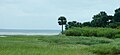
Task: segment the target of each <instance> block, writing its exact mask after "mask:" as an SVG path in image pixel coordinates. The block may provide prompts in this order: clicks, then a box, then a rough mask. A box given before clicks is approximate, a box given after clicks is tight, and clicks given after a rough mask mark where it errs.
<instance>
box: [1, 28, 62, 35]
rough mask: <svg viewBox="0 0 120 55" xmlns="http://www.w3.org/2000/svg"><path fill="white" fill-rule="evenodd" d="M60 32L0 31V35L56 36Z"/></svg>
mask: <svg viewBox="0 0 120 55" xmlns="http://www.w3.org/2000/svg"><path fill="white" fill-rule="evenodd" d="M60 32H61V31H60V30H18V29H0V35H58V34H59V33H60Z"/></svg>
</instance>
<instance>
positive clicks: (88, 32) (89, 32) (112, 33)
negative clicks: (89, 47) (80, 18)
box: [64, 27, 120, 38]
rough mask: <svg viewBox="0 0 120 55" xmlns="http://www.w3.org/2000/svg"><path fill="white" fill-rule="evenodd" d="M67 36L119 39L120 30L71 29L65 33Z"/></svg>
mask: <svg viewBox="0 0 120 55" xmlns="http://www.w3.org/2000/svg"><path fill="white" fill-rule="evenodd" d="M64 34H65V35H66V36H88V37H89V36H90V37H91V36H95V37H107V38H116V37H117V38H119V36H120V30H119V29H112V28H91V27H83V28H70V29H68V30H66V31H65V32H64Z"/></svg>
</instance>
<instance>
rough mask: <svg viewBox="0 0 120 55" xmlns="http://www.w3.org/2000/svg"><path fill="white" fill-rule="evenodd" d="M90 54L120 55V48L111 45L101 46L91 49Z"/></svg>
mask: <svg viewBox="0 0 120 55" xmlns="http://www.w3.org/2000/svg"><path fill="white" fill-rule="evenodd" d="M88 50H89V51H90V52H93V53H95V54H98V55H115V54H116V55H117V54H120V46H118V45H111V44H100V45H94V46H92V47H89V49H88Z"/></svg>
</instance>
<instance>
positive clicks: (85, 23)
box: [82, 22, 91, 27]
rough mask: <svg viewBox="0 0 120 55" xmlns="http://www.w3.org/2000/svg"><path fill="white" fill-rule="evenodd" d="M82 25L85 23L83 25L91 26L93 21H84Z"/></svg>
mask: <svg viewBox="0 0 120 55" xmlns="http://www.w3.org/2000/svg"><path fill="white" fill-rule="evenodd" d="M82 25H83V26H88V27H91V22H84V23H83V24H82Z"/></svg>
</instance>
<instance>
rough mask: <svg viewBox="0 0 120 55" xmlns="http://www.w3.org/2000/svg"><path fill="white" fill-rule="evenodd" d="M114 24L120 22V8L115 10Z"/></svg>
mask: <svg viewBox="0 0 120 55" xmlns="http://www.w3.org/2000/svg"><path fill="white" fill-rule="evenodd" d="M113 20H114V22H120V8H118V9H116V10H115V14H114V19H113Z"/></svg>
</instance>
